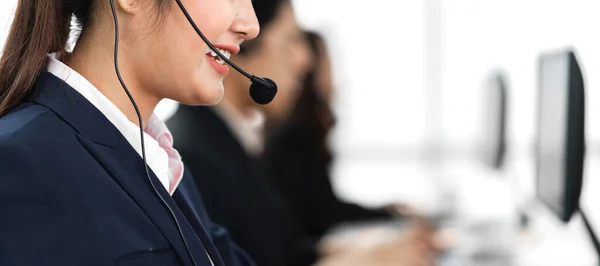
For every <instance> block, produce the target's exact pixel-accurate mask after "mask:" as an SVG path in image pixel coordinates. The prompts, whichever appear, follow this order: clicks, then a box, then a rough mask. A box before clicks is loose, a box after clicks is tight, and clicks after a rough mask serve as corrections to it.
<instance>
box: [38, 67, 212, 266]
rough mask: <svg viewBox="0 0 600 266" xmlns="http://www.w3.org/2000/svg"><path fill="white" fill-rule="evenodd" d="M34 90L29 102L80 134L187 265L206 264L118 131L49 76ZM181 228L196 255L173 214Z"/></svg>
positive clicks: (179, 216)
mask: <svg viewBox="0 0 600 266" xmlns="http://www.w3.org/2000/svg"><path fill="white" fill-rule="evenodd" d="M36 84H37V85H36V86H35V87H34V91H33V92H32V96H31V98H30V101H32V102H35V103H37V104H40V105H44V106H46V107H47V108H49V109H50V110H52V111H53V112H54V113H56V114H57V115H58V116H59V117H61V118H62V119H63V120H64V121H65V122H67V123H68V124H70V125H71V126H72V127H73V128H74V129H75V130H76V131H77V132H78V133H79V134H80V135H79V136H78V138H79V140H80V142H81V143H82V145H83V146H84V147H85V148H86V149H87V150H88V152H89V153H90V154H91V155H92V156H94V158H95V159H96V160H97V161H98V162H99V163H100V164H101V165H102V166H103V167H104V169H105V170H106V171H107V172H108V173H109V174H110V175H111V176H112V177H113V179H114V180H115V181H116V182H117V183H118V184H119V185H120V186H121V187H122V188H123V190H124V191H125V192H126V193H127V194H128V195H129V196H130V197H131V198H132V199H133V200H134V202H135V203H136V204H137V205H138V206H139V207H140V208H141V209H142V210H143V211H144V212H145V213H146V215H148V217H149V219H150V220H151V221H152V222H153V223H154V224H155V225H156V227H157V228H158V229H159V230H160V231H161V232H162V233H163V235H164V236H165V238H166V239H167V240H168V241H169V242H170V243H171V245H172V247H173V249H174V250H175V251H176V252H177V253H178V255H179V257H180V258H181V260H182V262H184V265H191V264H192V263H191V260H190V255H192V256H193V257H194V259H195V260H196V261H202V260H208V256H207V254H206V253H205V252H204V251H203V250H204V248H203V246H202V244H201V243H200V242H199V240H198V239H197V238H195V237H194V238H192V237H189V236H194V235H195V233H194V230H193V229H192V228H191V226H190V225H189V223H188V222H187V220H186V217H184V216H183V215H182V213H181V211H180V210H179V208H178V207H177V204H175V202H174V201H173V199H172V198H171V196H170V195H169V194H168V193H167V191H166V190H165V189H164V188H162V185H161V183H160V181H159V180H158V178H157V177H156V176H155V174H154V173H153V172H152V171H151V170H149V174H150V179H151V180H152V182H153V183H154V184H155V185H156V190H157V191H158V193H159V194H160V195H161V196H162V198H163V199H164V203H163V201H162V200H161V198H159V197H158V196H157V195H156V192H155V191H154V188H152V185H151V183H150V181H149V180H148V178H147V177H146V174H145V169H144V164H143V161H142V158H141V157H140V156H139V154H138V153H137V152H136V151H135V150H134V149H133V147H131V145H129V143H127V141H126V140H125V138H124V137H123V136H122V135H121V134H120V132H119V131H118V130H117V129H116V128H115V127H114V126H113V125H112V123H110V121H108V119H106V117H104V115H103V114H102V113H101V112H100V111H99V110H98V109H97V108H96V107H94V106H93V105H92V104H91V103H90V102H89V101H87V100H86V99H85V98H84V97H83V96H82V95H81V94H79V93H78V92H77V91H75V90H74V89H73V88H71V87H70V86H68V85H67V84H66V83H64V82H63V81H62V80H60V79H58V78H57V77H55V76H54V75H52V74H50V73H47V72H45V73H43V74H42V75H41V76H40V78H39V79H38V81H37V83H36ZM165 205H166V206H169V207H170V209H171V210H172V212H173V214H174V215H175V216H176V217H177V220H178V221H179V223H180V226H181V229H182V232H183V233H184V235H185V236H188V237H186V241H187V243H188V244H189V245H190V249H191V252H192V254H190V255H188V251H187V249H186V247H185V245H184V243H183V241H182V239H181V236H180V234H179V229H178V228H177V226H176V224H175V222H174V220H173V218H172V215H171V210H169V209H168V208H167V207H166V206H165Z"/></svg>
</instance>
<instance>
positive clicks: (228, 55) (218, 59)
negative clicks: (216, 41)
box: [205, 48, 231, 65]
mask: <svg viewBox="0 0 600 266" xmlns="http://www.w3.org/2000/svg"><path fill="white" fill-rule="evenodd" d="M217 50H219V52H220V53H221V54H222V55H223V56H225V58H227V59H228V60H229V58H231V52H229V51H227V50H225V49H221V48H217ZM205 54H206V55H208V56H209V57H210V58H212V59H213V60H215V62H217V63H219V65H224V64H225V60H223V59H222V58H221V57H219V55H217V53H215V52H214V51H213V50H211V49H210V48H207V49H206V52H205Z"/></svg>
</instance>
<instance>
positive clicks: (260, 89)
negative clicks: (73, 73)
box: [109, 0, 277, 266]
mask: <svg viewBox="0 0 600 266" xmlns="http://www.w3.org/2000/svg"><path fill="white" fill-rule="evenodd" d="M109 1H110V8H111V11H112V15H113V20H114V24H115V25H114V26H115V47H114V54H113V56H114V65H115V72H116V74H117V78H118V79H119V82H120V83H121V86H122V87H123V90H124V91H125V93H126V94H127V97H128V98H129V101H131V104H132V105H133V108H134V109H135V113H136V115H137V117H138V123H139V126H140V139H141V147H142V161H143V163H144V171H145V173H146V177H147V178H148V181H149V182H150V184H151V185H152V189H153V190H154V193H155V194H156V195H157V196H158V197H159V198H160V199H161V201H162V203H163V205H165V206H166V207H167V209H168V210H169V212H170V214H171V217H172V218H173V220H174V221H175V225H176V226H177V229H178V231H179V235H180V236H181V239H182V240H183V243H184V245H185V248H186V250H187V252H188V255H189V257H190V260H191V261H192V264H193V265H194V266H198V264H197V263H196V261H195V260H194V256H192V252H191V250H190V247H189V245H188V243H187V241H186V239H185V235H184V234H183V231H182V229H181V225H180V223H179V220H178V219H177V216H176V215H175V212H174V211H173V209H172V208H171V207H170V206H169V205H168V204H167V202H166V200H165V199H164V198H163V197H162V195H161V194H160V193H159V192H158V189H157V188H156V185H155V184H154V182H153V181H152V178H150V171H149V170H148V163H147V162H146V147H145V145H144V123H143V121H142V115H141V114H140V110H139V108H138V106H137V104H136V102H135V100H134V99H133V96H132V95H131V93H130V92H129V89H127V85H125V82H124V81H123V78H122V77H121V72H120V71H119V61H118V55H119V18H118V17H117V11H116V8H115V2H114V0H109ZM175 1H176V2H177V5H178V6H179V9H181V11H182V12H183V14H184V15H185V17H186V18H187V20H188V22H189V23H190V25H191V26H192V27H193V28H194V30H195V31H196V33H197V34H198V36H200V38H202V40H203V41H204V42H205V43H206V44H207V45H208V47H209V48H210V49H211V50H212V51H213V52H215V53H216V54H217V55H218V56H219V57H220V58H221V59H223V61H225V62H226V63H227V64H228V65H230V66H232V67H233V68H234V69H235V70H236V71H238V72H239V73H240V74H242V75H244V76H245V77H246V78H248V79H249V80H250V81H251V82H252V84H251V85H250V97H251V98H252V100H254V102H256V103H257V104H263V105H264V104H268V103H270V102H271V101H272V100H273V98H275V95H276V94H277V84H276V83H275V82H274V81H273V80H271V79H269V78H260V77H257V76H255V75H250V74H248V73H247V72H246V71H244V70H243V69H242V68H240V67H239V66H237V65H236V64H235V63H233V62H231V61H230V60H229V59H227V57H225V56H224V55H223V54H221V52H219V50H218V49H217V48H215V46H214V45H213V44H212V43H211V42H210V41H209V40H208V39H207V38H206V37H205V36H204V34H202V32H201V31H200V29H199V28H198V26H196V23H195V22H194V20H193V19H192V17H191V16H190V15H189V13H188V12H187V10H186V9H185V6H183V4H182V3H181V0H175ZM205 251H206V250H205ZM206 254H207V256H208V258H209V260H210V262H211V264H212V265H213V266H214V260H213V259H212V258H211V256H210V254H209V253H208V252H206Z"/></svg>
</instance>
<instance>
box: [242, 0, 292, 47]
mask: <svg viewBox="0 0 600 266" xmlns="http://www.w3.org/2000/svg"><path fill="white" fill-rule="evenodd" d="M286 3H287V4H291V2H290V0H254V1H252V5H253V6H254V12H255V13H256V18H257V19H258V25H259V26H260V29H261V31H263V30H264V29H266V28H268V27H269V26H270V25H271V24H272V22H273V21H275V19H276V18H277V15H279V13H280V11H281V7H282V6H284V4H286ZM261 36H262V34H259V36H258V37H257V38H255V39H253V40H249V41H245V42H244V43H243V44H242V46H241V50H240V54H246V53H248V52H250V51H252V50H253V49H255V47H257V46H258V43H259V42H260V37H261Z"/></svg>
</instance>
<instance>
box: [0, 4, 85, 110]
mask: <svg viewBox="0 0 600 266" xmlns="http://www.w3.org/2000/svg"><path fill="white" fill-rule="evenodd" d="M65 2H76V1H72V0H19V2H18V4H17V10H16V12H15V16H14V20H13V23H12V25H11V27H10V31H9V34H8V38H7V39H6V43H5V45H4V50H3V53H2V57H0V117H1V116H3V115H5V114H6V113H8V112H9V111H10V110H11V109H13V108H14V107H16V106H17V105H18V104H19V103H21V102H22V101H23V100H24V99H25V98H26V97H27V95H28V94H29V92H30V91H31V87H32V86H33V84H34V82H35V81H36V79H37V77H38V76H39V75H40V74H41V72H42V71H43V70H44V69H45V67H46V63H47V56H48V54H49V53H57V55H58V56H59V57H60V56H61V55H62V54H64V53H65V49H66V44H67V40H68V38H69V29H70V22H71V14H72V9H71V10H68V9H67V8H66V6H67V5H66V4H65Z"/></svg>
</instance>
